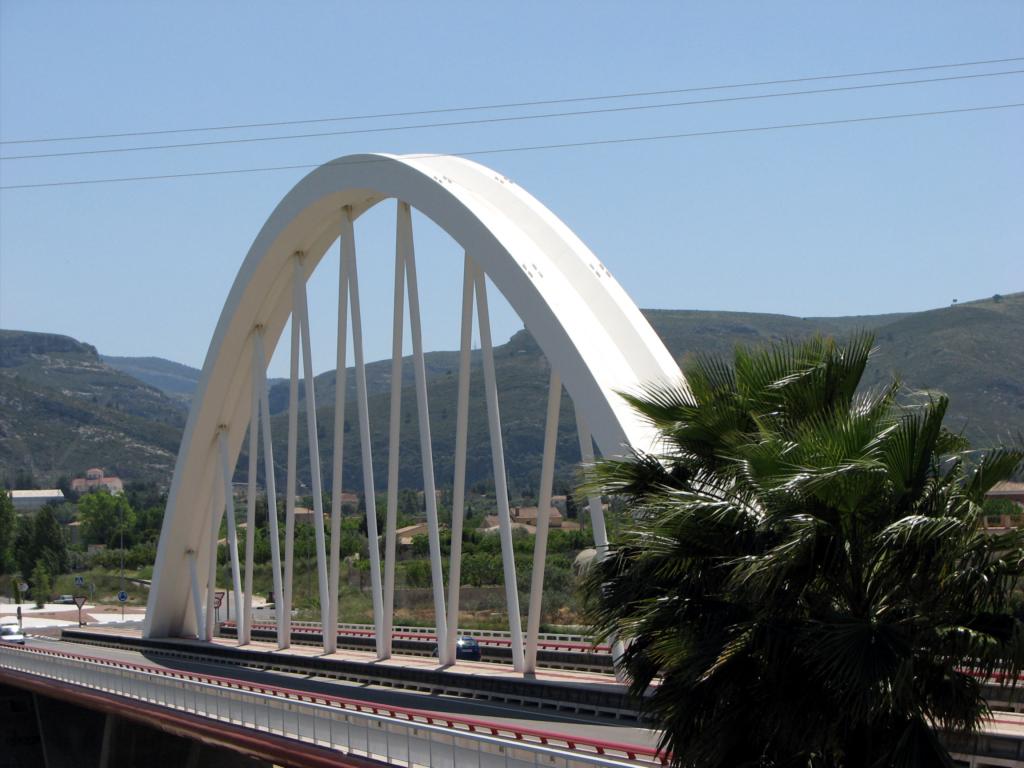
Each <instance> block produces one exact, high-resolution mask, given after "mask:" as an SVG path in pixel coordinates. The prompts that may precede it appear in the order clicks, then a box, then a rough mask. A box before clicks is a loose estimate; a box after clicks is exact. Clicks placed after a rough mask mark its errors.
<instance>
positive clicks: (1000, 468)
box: [586, 334, 1024, 768]
mask: <svg viewBox="0 0 1024 768" xmlns="http://www.w3.org/2000/svg"><path fill="white" fill-rule="evenodd" d="M872 344H873V339H872V337H870V336H866V335H856V334H855V335H853V336H852V337H851V339H850V341H848V342H847V343H845V344H836V343H835V342H833V341H831V340H824V339H822V338H814V339H811V340H808V341H805V342H803V343H794V342H789V343H782V344H777V345H774V346H771V347H767V348H761V349H758V350H754V351H751V350H747V349H743V348H740V349H738V350H737V351H736V352H735V354H734V356H733V358H732V361H731V362H727V361H725V360H723V359H721V358H714V357H710V358H701V359H697V360H694V361H692V362H691V363H690V364H689V365H688V366H687V370H686V377H687V378H686V382H687V383H686V385H684V384H679V385H675V386H651V387H649V388H647V389H645V390H644V391H643V392H641V393H636V394H634V395H632V396H630V398H629V399H630V402H631V404H632V405H633V407H634V408H636V410H637V411H638V412H639V413H640V414H641V415H642V416H643V417H644V418H645V419H647V420H648V421H649V422H650V423H651V424H652V425H654V426H655V427H656V428H657V429H658V430H659V431H660V433H661V436H662V438H663V441H662V444H661V447H660V452H659V453H658V454H657V455H653V454H641V453H637V454H636V455H635V456H633V457H631V458H629V459H625V460H619V461H610V460H609V461H604V462H601V463H599V464H598V465H597V467H595V469H594V471H593V481H594V482H595V484H596V485H597V487H598V488H600V490H602V491H603V492H605V493H611V494H617V495H621V496H624V497H625V498H626V499H627V500H628V502H627V503H628V505H629V507H630V509H631V512H632V514H633V516H634V520H635V522H634V524H633V525H632V526H630V528H629V530H628V531H627V532H626V533H625V534H624V535H621V536H619V537H617V538H616V539H615V540H613V548H612V550H611V552H610V554H609V556H608V557H607V558H606V559H604V560H603V561H601V562H599V563H597V564H595V565H594V566H592V567H591V569H590V571H589V573H588V576H587V589H586V594H587V595H588V596H589V597H590V599H591V602H590V604H589V617H590V620H591V621H592V623H593V628H594V631H595V633H596V634H597V636H599V637H609V636H615V637H618V638H619V639H621V640H623V641H626V643H627V650H626V653H625V656H624V660H623V665H624V670H625V671H626V672H627V674H628V676H629V678H630V681H631V686H632V688H633V690H634V692H635V693H637V694H641V693H643V692H645V691H646V690H647V689H648V686H649V685H650V684H651V683H652V682H653V681H654V680H655V679H656V678H660V684H659V685H658V686H657V687H656V688H655V690H654V692H653V695H652V697H651V698H650V700H649V707H650V711H651V714H652V715H653V716H654V717H655V718H656V719H657V721H658V723H659V724H660V725H661V726H662V727H663V728H664V736H663V742H662V744H663V746H664V747H665V748H666V749H667V750H668V751H669V752H670V753H671V755H672V760H673V762H674V764H675V765H678V766H687V767H690V766H692V767H693V768H697V767H698V766H700V768H715V767H716V766H721V767H722V768H726V767H728V768H734V767H736V766H759V767H762V768H769V767H770V766H780V767H781V766H795V765H801V766H811V767H812V768H818V767H821V768H832V767H836V768H838V767H839V766H883V765H884V766H918V765H944V766H952V761H951V759H950V757H949V754H948V752H947V751H946V749H945V747H944V746H943V744H942V742H941V741H940V737H939V735H938V734H937V733H936V729H938V730H939V731H944V732H946V733H968V732H971V731H972V730H974V729H976V728H977V727H978V726H979V723H980V718H981V717H982V716H983V715H984V714H986V712H987V705H986V703H985V700H984V699H983V697H982V691H981V682H980V681H981V680H983V679H986V678H990V677H991V676H992V673H993V672H995V671H997V670H998V671H1001V672H1005V673H1007V674H1008V675H1009V679H1015V678H1016V675H1017V673H1018V672H1019V671H1020V669H1021V666H1022V664H1024V622H1022V621H1021V620H1020V618H1019V617H1017V616H1015V615H1014V614H1013V612H1012V607H1013V606H1012V605H1011V600H1012V599H1013V595H1014V589H1015V587H1016V586H1017V584H1018V582H1019V580H1020V578H1021V576H1022V574H1024V531H1017V530H1011V531H1009V532H1006V533H1000V534H990V533H988V532H987V531H985V530H984V529H983V527H982V525H981V523H982V522H983V517H984V510H983V499H984V495H985V493H986V491H988V489H989V488H991V486H992V485H994V484H995V483H996V482H998V481H1000V480H1002V479H1005V478H1006V477H1008V476H1009V475H1010V474H1011V473H1012V472H1014V471H1015V470H1017V469H1019V468H1020V467H1021V463H1022V461H1024V452H1022V451H1021V450H1007V449H995V450H991V451H987V452H984V453H976V452H971V451H969V450H968V448H967V444H966V441H964V440H963V439H962V438H961V437H959V436H957V435H954V434H952V433H951V432H949V431H948V430H947V429H945V428H944V426H943V421H944V419H945V417H946V414H947V410H948V406H949V402H948V400H947V399H946V398H945V397H930V398H922V399H920V400H919V401H918V402H916V403H913V404H904V403H902V402H901V398H900V394H901V390H900V387H899V385H898V384H895V383H891V382H890V383H888V384H887V385H885V386H882V387H878V388H875V389H871V390H864V389H863V388H862V387H861V384H862V381H863V379H864V376H865V371H866V370H867V369H868V368H869V366H870V365H871V362H870V360H869V352H870V350H871V347H872Z"/></svg>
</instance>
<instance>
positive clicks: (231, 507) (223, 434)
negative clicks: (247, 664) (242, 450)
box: [217, 426, 242, 642]
mask: <svg viewBox="0 0 1024 768" xmlns="http://www.w3.org/2000/svg"><path fill="white" fill-rule="evenodd" d="M227 436H228V428H227V427H226V426H224V427H221V430H220V434H219V435H218V436H217V442H218V443H219V447H220V466H221V471H222V472H223V473H224V474H223V477H224V510H225V512H226V513H227V522H228V561H229V562H230V564H231V589H232V591H233V592H234V597H235V611H236V612H237V613H238V614H239V615H241V609H242V577H241V573H240V568H239V565H238V527H237V526H236V525H235V495H234V493H232V485H231V478H232V477H233V476H234V474H235V473H234V467H233V466H232V465H231V464H230V462H229V459H228V438H227ZM227 618H228V619H230V618H231V616H230V615H228V617H227ZM239 622H241V618H239ZM239 642H241V638H239Z"/></svg>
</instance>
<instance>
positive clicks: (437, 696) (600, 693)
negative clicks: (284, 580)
mask: <svg viewBox="0 0 1024 768" xmlns="http://www.w3.org/2000/svg"><path fill="white" fill-rule="evenodd" d="M68 634H69V635H72V634H73V635H74V636H75V639H81V640H84V641H85V642H88V643H90V645H88V646H86V645H82V644H81V643H79V642H66V641H43V640H37V641H36V642H37V643H38V644H44V643H45V646H46V647H51V648H56V649H60V650H65V651H70V652H73V653H85V654H89V655H94V656H99V657H102V658H107V659H111V660H114V661H123V662H128V663H136V664H145V665H150V666H159V667H163V668H167V669H174V670H179V671H194V672H199V673H202V674H209V675H223V676H227V677H232V678H238V679H241V680H245V681H248V682H254V683H260V684H264V685H276V686H281V687H289V688H293V689H298V690H308V691H310V692H316V693H326V694H333V695H337V696H345V697H351V698H358V699H362V700H365V701H367V702H371V703H375V704H381V705H387V706H396V707H407V708H412V709H422V710H428V711H431V712H436V713H439V714H448V715H452V716H460V717H473V718H481V719H485V720H488V721H493V722H498V723H503V724H506V725H509V726H512V727H532V728H542V729H546V730H551V731H556V732H558V733H564V734H566V735H569V736H575V737H578V738H593V739H605V740H609V741H615V742H621V743H625V744H634V745H636V746H640V747H654V746H656V744H657V733H656V732H655V731H653V730H651V729H649V728H645V727H644V726H643V724H641V723H639V722H637V720H636V719H635V718H632V717H622V716H620V717H609V716H601V715H596V714H592V713H587V712H586V711H578V710H575V711H574V708H572V707H570V706H566V705H564V704H563V705H562V706H561V707H560V708H556V705H552V706H550V707H543V708H542V707H539V706H536V705H535V704H533V703H530V702H524V701H518V702H517V701H514V700H510V699H512V698H513V697H509V698H506V699H504V700H500V701H496V700H493V699H491V700H488V699H487V698H483V697H471V696H466V695H459V694H458V693H443V692H440V691H437V690H430V689H424V688H426V686H423V688H419V689H417V688H415V687H414V688H408V687H399V686H397V685H394V684H391V683H390V682H384V683H378V682H372V681H359V680H353V679H349V680H346V679H338V678H337V677H335V676H334V675H331V674H330V673H329V671H328V673H327V674H322V673H319V671H318V670H311V671H310V672H305V671H300V672H294V671H281V670H273V669H272V667H274V666H277V665H280V664H281V662H282V660H287V659H289V658H290V659H295V660H301V661H315V662H317V663H319V662H326V663H328V664H330V663H331V662H347V663H352V662H357V663H359V664H361V665H365V666H366V667H367V668H368V669H369V670H371V671H372V670H376V669H380V668H385V669H390V670H394V671H396V672H401V673H405V672H410V673H413V672H427V673H438V672H439V673H441V674H442V675H444V674H449V675H457V676H458V677H459V678H462V677H463V676H469V677H471V678H478V679H481V680H482V681H495V680H497V681H504V682H506V683H508V684H512V685H515V683H516V682H529V683H534V684H537V683H539V684H542V685H544V686H545V688H549V687H552V688H555V689H557V692H558V693H559V694H561V695H562V697H563V698H565V693H566V689H567V688H568V689H579V690H581V691H583V692H585V693H586V694H587V695H588V696H596V697H598V698H606V699H607V700H608V702H609V705H610V704H611V703H612V702H613V701H615V700H617V699H620V698H621V697H622V696H623V695H624V692H625V691H624V686H623V685H622V684H621V683H619V682H617V681H616V680H615V678H614V677H613V676H611V675H604V674H599V673H588V672H572V671H564V670H540V671H539V672H538V673H537V674H536V675H530V676H528V678H529V679H528V680H525V681H524V676H523V675H522V674H520V673H516V672H514V671H512V670H511V668H510V667H505V666H504V665H500V664H494V663H488V662H468V661H466V662H463V661H460V662H459V663H458V664H457V665H456V667H455V670H457V672H454V673H452V672H445V671H444V670H443V668H442V667H440V665H439V664H438V662H437V660H436V659H431V658H427V657H422V656H406V657H394V658H392V659H389V660H387V661H375V660H374V657H373V654H371V653H367V652H362V651H341V652H339V653H336V654H324V653H323V652H322V651H321V652H319V653H318V652H317V649H316V648H312V647H309V646H297V647H293V648H290V649H288V650H286V651H278V650H277V647H276V645H272V644H270V643H262V642H255V643H252V644H250V645H246V646H241V649H242V650H245V651H250V652H253V651H254V652H256V653H258V654H259V656H260V657H261V658H262V660H263V661H262V663H260V661H259V659H257V660H253V661H249V663H247V665H245V666H241V665H238V664H231V665H226V664H224V663H222V662H221V660H220V659H219V658H216V657H214V658H209V659H203V658H202V656H203V655H205V653H206V652H208V651H210V650H211V649H210V646H209V644H207V643H204V642H200V641H195V640H175V641H173V643H172V644H171V645H172V646H173V647H174V648H176V649H177V650H178V651H180V652H185V653H175V654H173V655H170V654H165V653H163V652H162V650H161V649H155V648H147V647H145V646H142V645H140V646H139V647H137V648H131V647H110V646H105V645H95V644H92V643H103V642H118V641H125V642H128V643H138V642H140V641H141V633H140V631H139V630H137V629H125V628H116V627H109V628H97V629H92V628H90V629H89V630H88V631H87V632H83V633H79V632H78V631H75V632H73V633H72V632H68ZM213 645H214V646H215V647H216V648H218V649H224V650H226V651H229V652H230V651H234V650H236V649H239V648H240V646H238V645H237V644H236V643H235V642H233V641H231V640H227V639H223V638H219V639H216V640H215V641H214V643H213ZM186 653H187V655H185V654H186ZM463 685H465V683H464V681H462V680H461V679H460V681H459V684H458V687H461V686H463ZM522 698H527V697H525V696H523V697H522Z"/></svg>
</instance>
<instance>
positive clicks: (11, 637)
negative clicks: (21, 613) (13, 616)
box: [0, 624, 25, 645]
mask: <svg viewBox="0 0 1024 768" xmlns="http://www.w3.org/2000/svg"><path fill="white" fill-rule="evenodd" d="M0 643H17V644H18V645H24V644H25V636H24V635H23V634H22V633H21V627H19V626H18V625H17V624H0Z"/></svg>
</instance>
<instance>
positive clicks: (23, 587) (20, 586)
mask: <svg viewBox="0 0 1024 768" xmlns="http://www.w3.org/2000/svg"><path fill="white" fill-rule="evenodd" d="M18 591H19V592H28V584H26V583H25V582H24V581H22V582H20V583H19V584H18Z"/></svg>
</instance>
